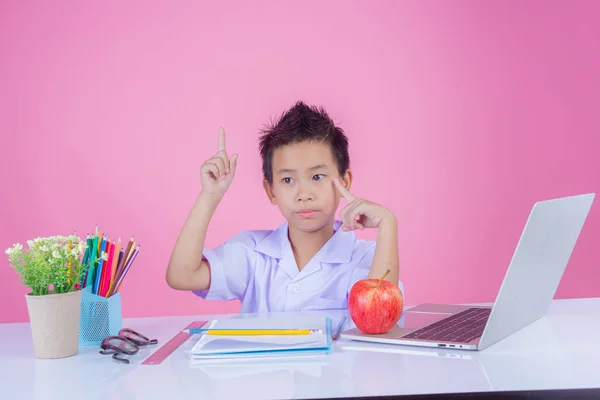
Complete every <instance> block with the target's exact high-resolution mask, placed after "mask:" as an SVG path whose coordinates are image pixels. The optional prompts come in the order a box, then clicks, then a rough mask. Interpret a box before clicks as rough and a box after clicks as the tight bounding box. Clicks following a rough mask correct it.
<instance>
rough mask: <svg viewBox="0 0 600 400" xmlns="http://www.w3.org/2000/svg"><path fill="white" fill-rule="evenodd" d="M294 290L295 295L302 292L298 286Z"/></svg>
mask: <svg viewBox="0 0 600 400" xmlns="http://www.w3.org/2000/svg"><path fill="white" fill-rule="evenodd" d="M292 290H293V291H294V293H298V292H299V291H300V286H298V285H296V286H294V288H293V289H292Z"/></svg>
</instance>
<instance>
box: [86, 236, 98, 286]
mask: <svg viewBox="0 0 600 400" xmlns="http://www.w3.org/2000/svg"><path fill="white" fill-rule="evenodd" d="M97 248H98V236H97V235H94V238H93V239H92V246H91V249H92V250H91V254H90V262H89V269H88V274H87V278H86V283H85V286H86V287H87V286H92V288H93V285H94V278H95V277H96V260H97V259H98V251H97Z"/></svg>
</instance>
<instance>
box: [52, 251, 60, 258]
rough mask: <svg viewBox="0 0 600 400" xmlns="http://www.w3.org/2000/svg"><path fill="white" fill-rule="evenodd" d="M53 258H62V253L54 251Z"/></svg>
mask: <svg viewBox="0 0 600 400" xmlns="http://www.w3.org/2000/svg"><path fill="white" fill-rule="evenodd" d="M52 257H54V258H60V257H61V256H60V253H59V252H58V250H54V251H53V252H52Z"/></svg>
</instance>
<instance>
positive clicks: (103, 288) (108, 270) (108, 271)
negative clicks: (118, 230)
mask: <svg viewBox="0 0 600 400" xmlns="http://www.w3.org/2000/svg"><path fill="white" fill-rule="evenodd" d="M109 245H110V246H109V247H108V260H107V262H106V264H104V270H103V271H102V281H101V282H100V293H98V294H99V295H100V296H102V297H106V296H105V295H106V292H107V291H108V285H109V284H110V278H111V276H112V265H113V258H114V252H115V243H114V242H112V241H111V242H109Z"/></svg>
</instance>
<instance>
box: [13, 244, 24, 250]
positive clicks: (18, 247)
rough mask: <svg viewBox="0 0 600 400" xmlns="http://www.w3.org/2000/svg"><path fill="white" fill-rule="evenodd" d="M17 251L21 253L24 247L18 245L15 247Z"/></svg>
mask: <svg viewBox="0 0 600 400" xmlns="http://www.w3.org/2000/svg"><path fill="white" fill-rule="evenodd" d="M14 249H15V251H21V250H23V245H22V244H21V243H17V244H15V246H14Z"/></svg>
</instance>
